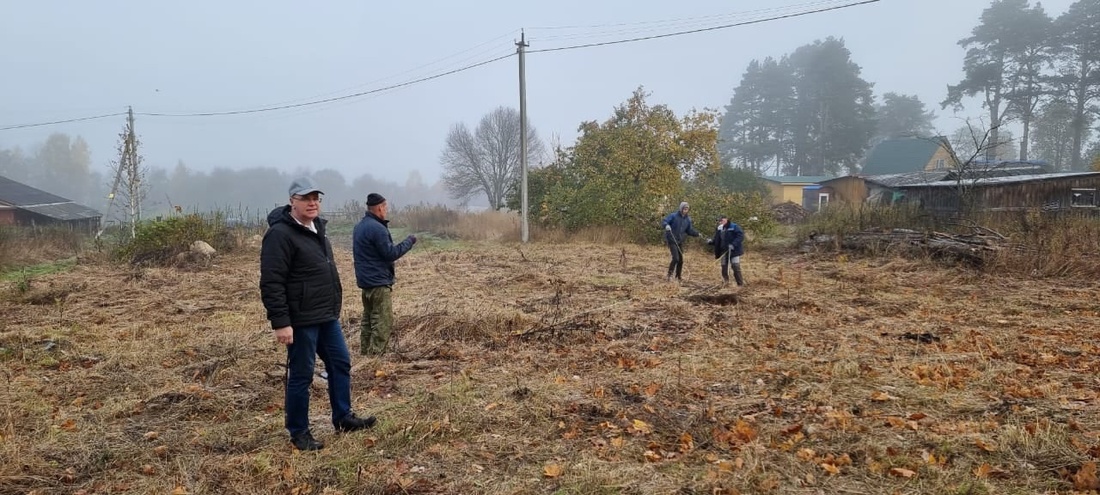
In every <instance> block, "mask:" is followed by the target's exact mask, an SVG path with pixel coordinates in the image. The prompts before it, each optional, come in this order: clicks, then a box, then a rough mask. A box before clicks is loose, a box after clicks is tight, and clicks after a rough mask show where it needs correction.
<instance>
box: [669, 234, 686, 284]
mask: <svg viewBox="0 0 1100 495" xmlns="http://www.w3.org/2000/svg"><path fill="white" fill-rule="evenodd" d="M668 251H669V252H670V253H671V254H672V261H670V262H669V263H668V276H669V277H671V276H672V275H673V272H675V274H676V280H679V279H680V275H681V273H682V272H683V271H684V247H683V246H681V245H680V244H679V243H677V242H676V241H668Z"/></svg>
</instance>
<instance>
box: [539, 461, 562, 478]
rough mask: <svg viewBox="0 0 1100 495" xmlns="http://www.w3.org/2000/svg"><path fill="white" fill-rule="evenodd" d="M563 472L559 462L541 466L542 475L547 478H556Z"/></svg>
mask: <svg viewBox="0 0 1100 495" xmlns="http://www.w3.org/2000/svg"><path fill="white" fill-rule="evenodd" d="M564 472H565V469H564V468H562V467H561V464H547V465H546V466H545V467H543V468H542V475H543V476H546V477H547V478H557V477H558V476H561V475H562V473H564Z"/></svg>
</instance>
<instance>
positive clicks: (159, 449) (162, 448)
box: [153, 445, 168, 457]
mask: <svg viewBox="0 0 1100 495" xmlns="http://www.w3.org/2000/svg"><path fill="white" fill-rule="evenodd" d="M153 453H154V454H156V456H157V457H165V456H167V455H168V446H167V445H157V446H156V447H153Z"/></svg>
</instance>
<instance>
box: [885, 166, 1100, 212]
mask: <svg viewBox="0 0 1100 495" xmlns="http://www.w3.org/2000/svg"><path fill="white" fill-rule="evenodd" d="M897 189H898V190H900V191H901V192H902V193H903V194H904V197H905V200H907V201H908V202H910V203H916V204H919V205H920V206H921V208H923V209H925V210H928V211H930V212H933V213H954V212H958V211H961V210H962V209H963V204H964V203H963V198H967V199H968V200H969V202H970V205H971V207H972V209H973V210H974V211H990V212H998V211H1020V210H1029V209H1042V210H1045V211H1077V212H1083V213H1091V214H1097V213H1100V197H1098V196H1097V191H1098V190H1100V172H1065V173H1054V174H1035V175H1016V176H1005V177H989V178H981V179H957V180H941V181H935V182H927V183H923V184H911V185H901V186H898V187H897Z"/></svg>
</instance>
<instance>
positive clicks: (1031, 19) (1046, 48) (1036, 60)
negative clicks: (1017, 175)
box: [1005, 4, 1054, 160]
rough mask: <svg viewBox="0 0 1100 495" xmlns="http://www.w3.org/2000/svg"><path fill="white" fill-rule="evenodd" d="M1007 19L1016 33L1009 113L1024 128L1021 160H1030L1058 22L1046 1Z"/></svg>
mask: <svg viewBox="0 0 1100 495" xmlns="http://www.w3.org/2000/svg"><path fill="white" fill-rule="evenodd" d="M1011 14H1012V16H1011V17H1010V18H1009V19H1006V22H1007V23H1008V30H1009V31H1011V32H1012V33H1013V35H1012V37H1011V38H1009V40H1008V43H1007V44H1006V50H1007V55H1008V56H1007V59H1006V67H1005V77H1006V82H1007V88H1008V91H1007V92H1006V93H1005V101H1007V102H1008V105H1007V106H1006V108H1005V110H1006V115H1007V116H1009V117H1010V118H1014V119H1019V121H1020V125H1021V127H1022V128H1023V135H1022V136H1021V137H1020V159H1021V160H1027V159H1028V144H1029V142H1030V139H1031V124H1032V121H1033V120H1034V118H1035V112H1036V110H1037V109H1038V107H1039V103H1040V102H1041V100H1042V99H1043V97H1044V96H1045V95H1046V94H1047V93H1048V88H1047V85H1046V84H1045V83H1044V74H1043V72H1044V70H1045V69H1047V68H1048V67H1050V66H1051V65H1052V64H1053V52H1054V47H1053V44H1052V43H1053V38H1052V36H1053V25H1054V22H1053V20H1051V18H1050V16H1048V15H1047V13H1046V11H1044V10H1043V6H1042V4H1036V5H1035V6H1033V7H1030V8H1024V9H1022V10H1019V11H1012V12H1011Z"/></svg>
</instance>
